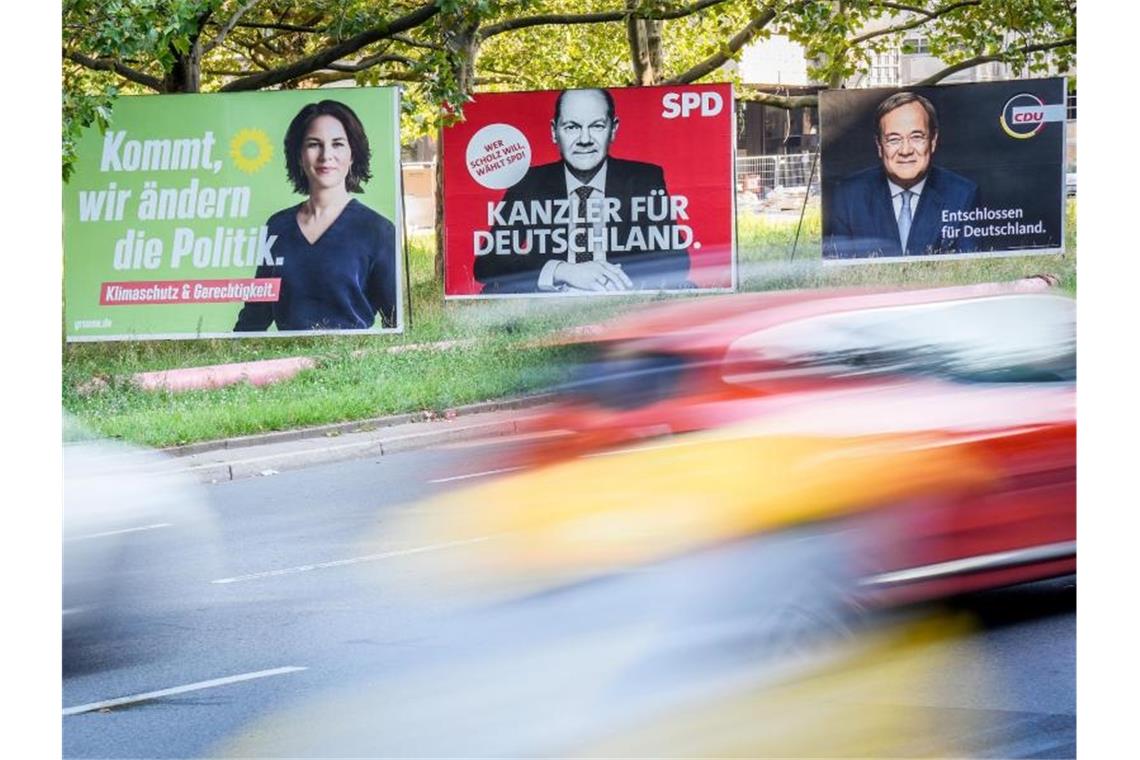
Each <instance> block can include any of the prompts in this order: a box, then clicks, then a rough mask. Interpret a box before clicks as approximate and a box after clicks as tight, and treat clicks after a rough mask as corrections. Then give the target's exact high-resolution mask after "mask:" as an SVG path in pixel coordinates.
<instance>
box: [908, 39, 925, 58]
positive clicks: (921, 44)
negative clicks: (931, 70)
mask: <svg viewBox="0 0 1140 760" xmlns="http://www.w3.org/2000/svg"><path fill="white" fill-rule="evenodd" d="M903 51H904V52H905V53H906V54H907V55H929V54H930V41H929V40H927V39H926V38H925V37H908V38H907V39H906V41H904V42H903Z"/></svg>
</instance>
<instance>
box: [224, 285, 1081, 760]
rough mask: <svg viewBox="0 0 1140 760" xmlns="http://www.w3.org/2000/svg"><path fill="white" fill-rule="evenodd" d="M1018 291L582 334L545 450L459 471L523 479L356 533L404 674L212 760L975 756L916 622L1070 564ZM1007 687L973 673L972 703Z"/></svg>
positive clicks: (868, 298)
mask: <svg viewBox="0 0 1140 760" xmlns="http://www.w3.org/2000/svg"><path fill="white" fill-rule="evenodd" d="M1044 284H1045V283H1044V281H1041V282H1039V283H1034V284H1032V287H1028V286H1027V285H1026V284H1025V283H1021V284H1018V283H1014V284H1012V285H1008V284H1005V285H1003V284H995V285H992V286H985V287H981V286H978V287H969V288H949V289H930V290H907V291H897V292H896V291H884V290H874V291H854V290H845V291H839V292H829V291H817V292H798V293H789V292H785V293H772V294H748V295H744V296H730V297H725V298H701V299H693V300H685V301H680V302H677V303H672V304H664V305H661V306H659V307H656V308H651V309H647V310H645V311H644V312H642V313H638V314H634V315H632V316H630V317H629V318H627V319H623V320H617V321H616V322H615V323H614V324H611V325H607V326H605V327H603V328H601V329H599V330H596V331H590V332H589V333H588V334H587V335H585V338H584V339H585V341H586V342H588V343H591V345H592V351H593V354H592V356H591V357H590V359H589V361H587V363H586V364H585V365H584V366H583V367H581V368H580V369H579V370H578V372H577V373H576V379H575V380H574V381H573V382H571V383H569V384H568V385H566V386H565V387H564V388H563V389H562V392H561V394H560V395H559V397H558V400H557V402H556V403H555V404H554V405H553V406H552V407H550V409H549V410H548V411H547V412H546V413H545V414H544V416H542V417H540V419H539V420H538V422H537V423H535V424H534V425H533V426H532V427H531V428H530V432H533V433H543V432H547V433H550V434H551V435H549V436H542V435H534V436H533V437H532V438H531V439H529V446H528V447H526V448H525V450H524V451H523V453H522V455H521V456H519V457H516V458H513V459H512V458H509V457H504V458H501V459H496V458H493V457H491V456H488V457H486V461H480V462H474V463H472V462H467V463H465V464H466V468H467V470H468V471H471V472H485V471H489V470H495V469H499V470H502V469H508V468H516V467H517V468H520V469H519V471H517V472H512V473H510V474H504V475H503V476H502V477H499V478H496V479H491V480H487V481H482V480H481V481H479V482H478V483H475V484H472V485H471V487H468V488H463V489H459V490H454V491H447V492H444V493H442V494H441V495H438V496H435V497H433V498H430V499H428V500H427V501H425V502H424V503H422V504H418V505H416V507H415V508H413V509H407V510H402V511H400V512H398V513H396V514H395V515H394V516H393V515H392V514H391V513H385V515H384V519H383V520H378V521H377V525H376V528H375V529H374V530H373V532H372V534H371V535H370V536H367V537H366V538H365V541H364V544H365V545H364V547H363V548H362V551H361V554H364V555H366V554H374V553H378V552H389V553H391V554H392V559H391V561H388V562H385V563H382V564H374V565H371V566H369V567H364V566H358V567H357V571H358V572H360V573H362V574H363V577H364V578H365V579H366V581H368V582H370V583H371V584H372V587H373V588H375V589H376V590H377V593H378V594H379V595H380V597H381V598H383V599H384V600H385V601H386V602H391V603H392V604H393V605H394V606H400V605H403V607H404V609H406V610H416V611H417V613H425V612H426V614H418V615H410V616H409V617H413V618H416V619H418V620H421V621H427V622H424V623H422V625H423V626H424V630H423V631H422V632H421V636H422V638H421V641H423V642H425V643H424V647H423V648H422V649H420V650H419V653H418V655H417V656H413V657H409V658H408V659H407V660H406V661H405V662H403V663H401V665H402V667H400V668H399V669H398V670H397V671H396V672H391V673H388V674H386V677H385V678H384V679H382V680H379V679H367V680H365V679H361V680H362V681H363V682H360V683H353V684H350V685H346V686H345V688H344V689H343V690H338V691H337V692H335V693H326V694H324V695H321V696H318V697H316V698H314V699H308V700H304V701H302V702H301V703H299V704H298V705H297V706H296V707H295V708H294V709H291V710H289V711H286V712H284V713H279V714H276V715H272V716H269V717H267V718H266V719H265V720H264V721H262V722H261V723H260V724H259V725H257V726H256V727H255V729H254V730H253V731H252V732H245V733H244V734H243V735H242V736H241V737H236V738H235V739H234V740H233V741H232V742H229V743H227V744H226V745H224V746H222V747H220V748H219V754H222V755H226V756H250V755H259V756H266V755H268V756H290V757H296V756H322V757H327V756H333V755H335V756H342V757H355V756H363V757H379V756H449V757H450V756H465V757H466V756H520V755H522V756H533V755H539V756H559V757H566V756H650V757H662V756H697V757H730V756H745V757H761V756H777V757H852V756H854V757H886V756H893V757H897V756H949V757H955V756H965V755H967V754H970V753H972V752H973V751H974V749H975V747H976V746H977V745H970V742H971V741H972V739H973V738H975V737H978V736H984V735H985V734H986V732H987V730H988V729H989V726H987V725H986V721H994V720H999V719H1000V718H998V717H995V716H996V715H997V713H998V712H1000V711H993V710H992V711H989V712H988V713H987V712H983V711H977V710H972V709H969V705H966V706H965V707H961V705H962V704H963V702H962V700H957V699H956V698H957V697H958V695H956V694H947V693H946V691H947V690H948V689H949V688H950V687H947V686H944V685H943V684H944V683H946V679H947V674H952V673H954V672H955V671H957V670H962V669H972V668H976V667H978V663H979V662H983V663H984V658H983V657H980V656H979V655H978V653H976V652H971V651H970V646H971V645H970V643H969V642H970V639H968V638H967V639H965V640H963V635H964V634H969V633H971V625H972V624H971V621H970V619H968V618H962V617H958V616H955V615H950V614H948V613H943V612H940V611H939V608H938V607H935V606H932V605H930V604H926V605H917V604H914V603H915V602H927V603H929V602H931V601H940V600H943V599H945V598H946V597H950V596H953V595H956V594H961V593H963V592H966V591H973V590H979V589H990V590H992V589H996V588H999V587H1003V586H1006V585H1009V584H1013V583H1019V582H1023V581H1029V580H1040V579H1047V578H1054V577H1056V576H1060V575H1066V574H1071V573H1073V572H1075V568H1076V556H1075V551H1076V545H1075V536H1076V533H1075V479H1076V467H1075V430H1076V420H1075V403H1074V388H1075V346H1076V344H1075V325H1074V308H1073V301H1072V299H1069V298H1066V297H1064V296H1061V295H1057V294H1054V293H1048V292H1044ZM1026 290H1028V291H1029V292H1025V291H1026ZM555 433H557V435H555ZM492 451H495V450H492ZM603 455H604V456H603ZM498 456H500V455H499V454H498V453H495V454H494V457H498ZM481 538H486V540H483V541H476V539H481ZM465 542H469V543H465ZM445 545H448V546H450V547H451V548H448V549H444V550H441V551H437V552H430V553H428V552H423V553H418V554H412V553H410V552H407V551H406V550H408V549H410V548H412V547H417V546H445ZM401 553H402V555H401ZM880 581H881V582H880ZM888 581H889V582H888ZM959 658H961V659H959ZM1001 688H1002V685H1001V684H1000V683H995V684H992V685H991V684H990V683H989V681H988V671H985V670H984V669H983V677H982V678H981V679H978V680H975V681H973V682H972V687H971V689H972V692H971V694H970V695H968V697H969V699H980V700H981V701H985V699H984V697H985V694H986V692H988V691H989V690H991V689H993V690H995V691H1000V689H1001ZM927 705H931V707H929V708H928V707H926V706H927ZM933 705H939V706H940V707H933ZM314 726H315V727H316V728H313V727H314Z"/></svg>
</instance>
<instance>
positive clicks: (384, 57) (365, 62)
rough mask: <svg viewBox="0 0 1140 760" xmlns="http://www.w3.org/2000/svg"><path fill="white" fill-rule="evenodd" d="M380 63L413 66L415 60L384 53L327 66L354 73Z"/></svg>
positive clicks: (334, 69) (332, 69)
mask: <svg viewBox="0 0 1140 760" xmlns="http://www.w3.org/2000/svg"><path fill="white" fill-rule="evenodd" d="M381 63H402V64H404V65H405V66H415V65H416V62H415V61H414V60H412V59H411V58H408V57H407V56H404V55H395V54H389V53H384V54H381V55H370V56H368V57H367V58H361V59H360V60H359V61H357V62H356V63H330V64H329V65H328V66H326V67H325V68H327V69H328V70H330V71H344V72H349V73H355V72H358V71H364V70H365V69H370V68H372V67H373V66H378V65H379V64H381Z"/></svg>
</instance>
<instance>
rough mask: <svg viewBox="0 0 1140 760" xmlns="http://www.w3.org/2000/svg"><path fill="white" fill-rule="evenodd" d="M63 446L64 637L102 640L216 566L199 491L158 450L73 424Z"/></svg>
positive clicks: (177, 599)
mask: <svg viewBox="0 0 1140 760" xmlns="http://www.w3.org/2000/svg"><path fill="white" fill-rule="evenodd" d="M67 427H68V428H69V430H68V433H67V434H66V435H65V438H70V439H71V440H70V441H65V443H64V447H63V471H64V504H63V506H64V510H63V541H64V544H63V635H64V641H65V644H66V643H68V642H70V641H74V640H76V639H78V638H80V637H82V636H84V635H86V636H90V637H91V638H94V639H101V640H106V638H107V637H109V636H113V635H115V634H116V631H118V630H119V629H120V626H122V625H123V624H128V623H129V621H130V620H131V619H132V618H136V617H141V616H143V615H147V614H151V613H158V614H161V613H162V612H164V611H169V610H170V609H172V607H173V606H174V605H178V604H181V603H182V600H184V599H185V597H186V594H185V592H186V587H185V586H183V585H180V584H183V583H184V582H185V581H187V580H201V579H203V578H205V579H207V580H208V577H207V576H209V575H210V573H211V572H212V571H213V569H214V567H215V566H214V547H215V541H214V522H213V517H212V515H211V513H210V510H209V507H208V505H207V502H206V498H205V494H204V493H203V488H202V486H201V485H200V484H198V483H197V482H195V481H194V480H193V479H192V478H191V477H190V476H189V475H188V474H187V473H185V472H183V471H180V470H179V468H178V466H177V463H176V462H175V461H174V460H173V459H172V458H171V457H169V456H167V455H164V454H162V453H161V452H158V451H151V450H147V449H142V448H138V447H135V446H130V445H127V444H123V443H119V442H115V441H107V440H99V439H95V438H92V437H91V436H89V435H86V434H84V433H83V432H82V431H81V430H80V429H79V428H78V426H76V425H75V423H74V422H73V421H69V423H68V425H67Z"/></svg>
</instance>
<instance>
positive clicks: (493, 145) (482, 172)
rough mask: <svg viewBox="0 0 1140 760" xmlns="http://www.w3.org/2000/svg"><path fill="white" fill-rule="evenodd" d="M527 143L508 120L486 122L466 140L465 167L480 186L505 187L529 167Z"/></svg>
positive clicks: (517, 179)
mask: <svg viewBox="0 0 1140 760" xmlns="http://www.w3.org/2000/svg"><path fill="white" fill-rule="evenodd" d="M530 158H531V154H530V143H529V142H527V139H526V136H525V135H524V134H523V133H522V132H520V131H518V130H517V129H515V128H514V127H512V126H511V125H510V124H488V125H487V126H485V127H483V128H482V129H480V130H479V131H478V132H476V133H475V135H474V136H473V137H472V138H471V141H470V142H469V143H467V171H469V172H471V178H472V179H474V180H475V181H476V182H478V183H479V184H480V185H482V186H483V187H487V188H490V189H492V190H505V189H506V188H508V187H510V186H511V185H513V184H515V183H516V182H518V181H519V180H520V179H522V178H523V175H524V174H526V170H527V169H529V168H530Z"/></svg>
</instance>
